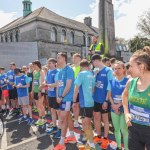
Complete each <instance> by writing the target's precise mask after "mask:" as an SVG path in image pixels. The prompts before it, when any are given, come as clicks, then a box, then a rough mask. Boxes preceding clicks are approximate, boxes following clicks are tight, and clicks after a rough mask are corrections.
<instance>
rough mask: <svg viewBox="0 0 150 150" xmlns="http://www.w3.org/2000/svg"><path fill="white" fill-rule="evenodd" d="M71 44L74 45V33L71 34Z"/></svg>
mask: <svg viewBox="0 0 150 150" xmlns="http://www.w3.org/2000/svg"><path fill="white" fill-rule="evenodd" d="M69 43H70V44H74V33H73V32H70V38H69Z"/></svg>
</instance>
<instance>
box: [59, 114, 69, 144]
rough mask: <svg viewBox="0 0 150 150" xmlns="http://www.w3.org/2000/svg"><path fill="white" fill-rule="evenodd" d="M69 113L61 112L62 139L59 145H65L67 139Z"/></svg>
mask: <svg viewBox="0 0 150 150" xmlns="http://www.w3.org/2000/svg"><path fill="white" fill-rule="evenodd" d="M69 113H70V112H68V111H61V112H60V119H61V139H60V141H59V143H60V144H61V145H64V144H65V143H64V140H65V137H66V133H67V128H68V116H69Z"/></svg>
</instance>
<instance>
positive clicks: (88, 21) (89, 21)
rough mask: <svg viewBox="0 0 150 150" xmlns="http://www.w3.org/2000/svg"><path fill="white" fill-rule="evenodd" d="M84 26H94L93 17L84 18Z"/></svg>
mask: <svg viewBox="0 0 150 150" xmlns="http://www.w3.org/2000/svg"><path fill="white" fill-rule="evenodd" d="M84 24H86V25H87V26H89V27H91V26H92V18H91V17H85V18H84Z"/></svg>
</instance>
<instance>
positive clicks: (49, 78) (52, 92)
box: [46, 69, 58, 97]
mask: <svg viewBox="0 0 150 150" xmlns="http://www.w3.org/2000/svg"><path fill="white" fill-rule="evenodd" d="M57 72H58V71H57V69H54V70H48V71H47V74H46V83H47V84H52V83H55V76H56V73H57ZM48 96H49V97H56V88H48Z"/></svg>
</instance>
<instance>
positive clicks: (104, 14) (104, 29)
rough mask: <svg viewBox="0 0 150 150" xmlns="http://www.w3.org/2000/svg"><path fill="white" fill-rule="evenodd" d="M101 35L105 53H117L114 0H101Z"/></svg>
mask: <svg viewBox="0 0 150 150" xmlns="http://www.w3.org/2000/svg"><path fill="white" fill-rule="evenodd" d="M99 35H100V40H101V42H103V43H104V46H105V53H109V54H111V55H114V54H115V27H114V9H113V4H112V0H99Z"/></svg>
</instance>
